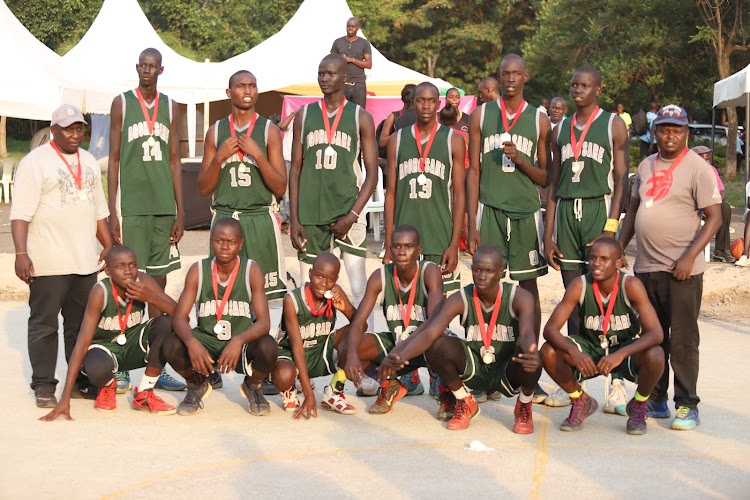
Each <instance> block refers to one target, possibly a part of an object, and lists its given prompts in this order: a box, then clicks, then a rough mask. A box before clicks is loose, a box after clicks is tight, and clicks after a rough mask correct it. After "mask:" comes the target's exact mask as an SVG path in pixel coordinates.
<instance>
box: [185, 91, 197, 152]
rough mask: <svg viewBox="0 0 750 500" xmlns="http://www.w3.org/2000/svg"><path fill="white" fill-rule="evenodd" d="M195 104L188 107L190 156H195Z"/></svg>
mask: <svg viewBox="0 0 750 500" xmlns="http://www.w3.org/2000/svg"><path fill="white" fill-rule="evenodd" d="M196 118H197V117H196V110H195V103H190V104H188V105H187V127H188V156H189V157H190V158H193V157H194V156H195V122H196Z"/></svg>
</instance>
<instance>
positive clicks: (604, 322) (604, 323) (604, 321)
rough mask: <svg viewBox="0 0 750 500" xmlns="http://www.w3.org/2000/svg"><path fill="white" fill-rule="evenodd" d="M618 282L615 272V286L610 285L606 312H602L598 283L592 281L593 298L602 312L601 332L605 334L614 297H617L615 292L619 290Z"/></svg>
mask: <svg viewBox="0 0 750 500" xmlns="http://www.w3.org/2000/svg"><path fill="white" fill-rule="evenodd" d="M619 284H620V273H619V272H618V273H617V277H616V278H615V286H614V287H612V293H610V294H609V302H608V303H607V314H604V306H602V294H601V293H600V292H599V283H597V282H596V281H594V285H593V288H594V298H595V299H596V305H598V306H599V312H600V313H601V314H602V316H603V318H602V334H603V335H604V336H605V337H606V336H607V329H608V328H609V320H610V318H611V317H612V310H613V309H614V308H615V299H617V292H618V290H619V287H618V285H619Z"/></svg>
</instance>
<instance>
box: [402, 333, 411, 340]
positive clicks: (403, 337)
mask: <svg viewBox="0 0 750 500" xmlns="http://www.w3.org/2000/svg"><path fill="white" fill-rule="evenodd" d="M408 338H409V332H404V333H402V334H401V342H403V341H404V340H406V339H408Z"/></svg>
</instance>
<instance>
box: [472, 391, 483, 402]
mask: <svg viewBox="0 0 750 500" xmlns="http://www.w3.org/2000/svg"><path fill="white" fill-rule="evenodd" d="M471 395H472V396H474V401H476V402H477V403H486V402H487V391H480V390H476V391H471Z"/></svg>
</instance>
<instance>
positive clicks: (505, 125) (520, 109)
mask: <svg viewBox="0 0 750 500" xmlns="http://www.w3.org/2000/svg"><path fill="white" fill-rule="evenodd" d="M525 108H526V101H523V102H522V103H521V105H520V106H519V107H518V109H517V110H516V116H515V118H513V123H511V124H510V126H509V125H508V113H507V112H506V111H505V101H504V100H503V98H502V97H501V98H500V117H501V118H502V119H503V131H504V132H506V133H508V134H509V133H510V129H512V128H513V127H514V126H515V124H516V122H517V121H518V118H519V117H520V116H521V113H522V112H523V110H524V109H525Z"/></svg>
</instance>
